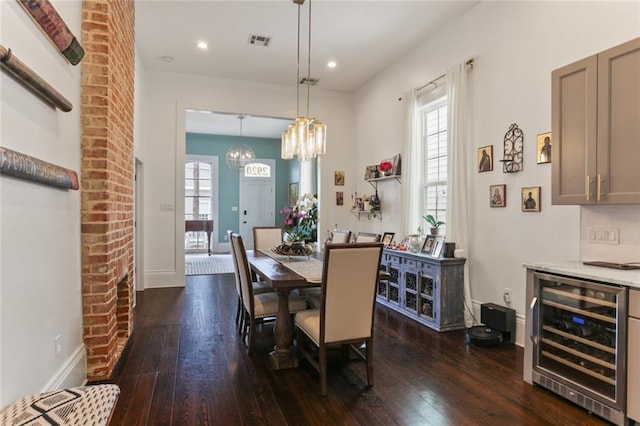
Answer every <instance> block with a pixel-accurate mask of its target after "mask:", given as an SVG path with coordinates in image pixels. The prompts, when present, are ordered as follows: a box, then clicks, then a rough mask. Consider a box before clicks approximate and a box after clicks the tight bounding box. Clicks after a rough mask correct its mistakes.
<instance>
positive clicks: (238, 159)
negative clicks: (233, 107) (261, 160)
mask: <svg viewBox="0 0 640 426" xmlns="http://www.w3.org/2000/svg"><path fill="white" fill-rule="evenodd" d="M244 119H245V116H244V115H243V114H240V115H238V120H240V137H242V120H244ZM255 158H256V155H255V154H254V153H253V150H252V149H251V148H249V147H248V146H246V145H233V146H232V147H231V148H229V150H228V151H227V156H226V160H227V166H229V168H231V169H236V170H239V169H242V168H243V167H244V166H245V165H247V164H248V163H250V162H252V161H253V160H254V159H255Z"/></svg>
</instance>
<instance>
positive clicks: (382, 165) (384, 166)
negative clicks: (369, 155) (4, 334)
mask: <svg viewBox="0 0 640 426" xmlns="http://www.w3.org/2000/svg"><path fill="white" fill-rule="evenodd" d="M392 168H393V164H391V162H390V161H383V162H381V163H380V164H379V165H378V170H380V171H381V172H388V171H389V170H391V169H392Z"/></svg>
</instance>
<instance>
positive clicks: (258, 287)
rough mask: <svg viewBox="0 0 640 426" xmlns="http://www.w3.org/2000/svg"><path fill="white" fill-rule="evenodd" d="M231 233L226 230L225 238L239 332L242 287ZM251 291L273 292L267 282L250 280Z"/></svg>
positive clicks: (242, 323)
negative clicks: (231, 266) (229, 249)
mask: <svg viewBox="0 0 640 426" xmlns="http://www.w3.org/2000/svg"><path fill="white" fill-rule="evenodd" d="M232 235H233V231H231V230H227V239H228V240H229V244H231V257H232V258H233V270H234V277H235V281H236V295H237V301H238V303H237V305H238V306H237V308H236V324H237V325H238V330H239V332H242V331H243V330H244V320H245V315H244V312H243V308H242V306H243V303H242V287H241V286H240V269H238V254H237V252H236V249H235V247H234V245H233V243H232V240H231V236H232ZM251 284H252V287H253V293H254V294H261V293H271V292H274V289H273V287H271V286H270V285H269V284H267V283H265V282H262V281H252V283H251Z"/></svg>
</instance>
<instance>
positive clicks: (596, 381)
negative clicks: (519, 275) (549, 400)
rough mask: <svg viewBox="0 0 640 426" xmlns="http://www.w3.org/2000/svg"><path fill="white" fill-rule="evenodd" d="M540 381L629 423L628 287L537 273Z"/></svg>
mask: <svg viewBox="0 0 640 426" xmlns="http://www.w3.org/2000/svg"><path fill="white" fill-rule="evenodd" d="M530 309H531V312H530V315H531V318H532V321H531V339H532V341H533V373H532V379H533V382H534V383H537V384H538V385H540V386H542V387H544V388H547V389H549V390H550V391H552V392H554V393H557V394H559V395H560V396H562V397H565V398H567V399H569V400H571V401H572V402H574V403H575V404H577V405H580V406H581V407H584V408H586V409H587V410H589V411H590V412H592V413H593V414H596V415H598V416H600V417H603V418H604V419H606V420H608V421H610V422H612V423H614V424H618V425H622V424H625V398H626V377H625V374H626V373H625V365H626V363H625V354H626V348H625V344H626V343H625V342H626V319H627V289H626V288H625V287H617V286H613V285H608V284H602V283H597V282H591V281H587V280H579V279H574V278H567V277H563V276H556V275H552V274H546V273H539V272H536V273H535V274H534V297H533V299H532V302H531V306H530Z"/></svg>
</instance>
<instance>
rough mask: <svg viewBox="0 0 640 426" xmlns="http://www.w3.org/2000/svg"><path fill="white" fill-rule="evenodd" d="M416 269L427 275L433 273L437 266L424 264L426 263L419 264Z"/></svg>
mask: <svg viewBox="0 0 640 426" xmlns="http://www.w3.org/2000/svg"><path fill="white" fill-rule="evenodd" d="M418 267H419V268H420V269H421V270H422V271H424V272H427V273H433V272H434V271H435V270H436V269H437V266H436V265H434V264H432V263H426V262H420V264H419V265H418Z"/></svg>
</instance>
